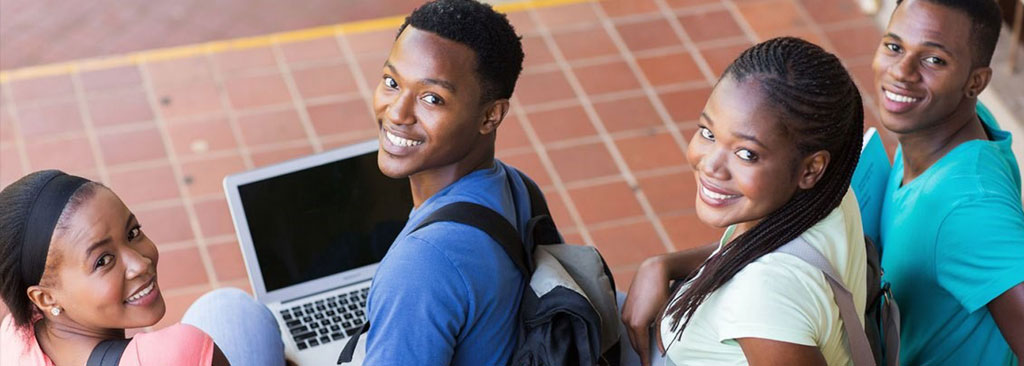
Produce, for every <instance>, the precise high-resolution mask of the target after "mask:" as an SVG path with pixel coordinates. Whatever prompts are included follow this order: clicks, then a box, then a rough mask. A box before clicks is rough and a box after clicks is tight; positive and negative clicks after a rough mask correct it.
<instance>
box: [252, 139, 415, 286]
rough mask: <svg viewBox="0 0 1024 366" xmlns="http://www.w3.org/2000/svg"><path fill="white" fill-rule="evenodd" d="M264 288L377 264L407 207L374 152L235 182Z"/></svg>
mask: <svg viewBox="0 0 1024 366" xmlns="http://www.w3.org/2000/svg"><path fill="white" fill-rule="evenodd" d="M238 193H239V196H240V198H241V202H242V206H243V207H244V211H245V219H246V221H247V222H248V226H249V231H250V233H251V234H252V242H253V246H254V248H255V252H256V259H257V260H258V261H259V267H260V270H261V271H262V276H263V281H264V284H265V286H266V290H267V291H268V292H269V291H274V290H277V289H281V288H284V287H288V286H292V285H295V284H298V283H302V282H305V281H309V280H315V279H318V278H321V277H325V276H330V275H333V274H336V273H341V272H344V271H347V270H350V269H354V268H359V267H362V266H366V265H370V264H374V263H377V262H379V261H380V260H381V259H382V258H384V254H385V253H387V250H388V248H389V247H390V246H391V243H392V242H393V241H394V240H395V237H396V236H398V233H399V232H401V231H402V227H403V226H404V225H405V221H406V220H407V219H408V217H409V210H411V209H412V194H411V192H410V191H409V180H408V179H392V178H388V177H386V176H384V174H382V173H381V172H380V170H379V169H378V168H377V152H376V151H373V152H370V153H366V154H363V155H358V156H354V157H351V158H348V159H343V160H340V161H335V162H331V163H327V164H324V165H319V166H315V167H311V168H308V169H303V170H300V171H296V172H293V173H289V174H285V175H280V176H276V177H272V178H268V179H265V180H261V181H257V182H253V183H248V184H245V185H241V186H239V187H238Z"/></svg>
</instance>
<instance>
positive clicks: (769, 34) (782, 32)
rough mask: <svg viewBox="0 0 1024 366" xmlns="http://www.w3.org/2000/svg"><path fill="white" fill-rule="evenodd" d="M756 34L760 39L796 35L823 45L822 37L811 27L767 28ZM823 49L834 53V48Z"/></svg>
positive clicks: (765, 39)
mask: <svg viewBox="0 0 1024 366" xmlns="http://www.w3.org/2000/svg"><path fill="white" fill-rule="evenodd" d="M757 36H758V38H759V39H760V40H761V41H767V40H769V39H772V38H775V37H796V38H801V39H803V40H805V41H807V42H811V43H814V44H816V45H821V46H822V47H824V45H825V42H824V39H822V38H821V37H819V36H818V33H816V32H815V31H814V29H812V28H811V27H797V28H790V29H775V30H767V31H761V32H757ZM825 50H826V51H829V52H832V53H835V50H832V49H828V48H827V47H825Z"/></svg>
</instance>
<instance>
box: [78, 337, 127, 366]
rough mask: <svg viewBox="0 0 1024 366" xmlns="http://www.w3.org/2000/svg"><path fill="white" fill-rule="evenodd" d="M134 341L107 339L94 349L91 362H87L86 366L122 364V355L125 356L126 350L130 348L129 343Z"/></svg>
mask: <svg viewBox="0 0 1024 366" xmlns="http://www.w3.org/2000/svg"><path fill="white" fill-rule="evenodd" d="M131 341H132V339H131V338H127V339H107V340H104V341H102V342H100V343H99V344H97V345H96V347H93V349H92V353H90V354H89V360H88V361H86V363H85V365H86V366H117V364H118V363H120V362H121V355H123V354H124V349H125V348H128V343H131Z"/></svg>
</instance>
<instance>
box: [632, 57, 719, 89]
mask: <svg viewBox="0 0 1024 366" xmlns="http://www.w3.org/2000/svg"><path fill="white" fill-rule="evenodd" d="M636 62H637V64H639V65H640V69H641V70H643V72H644V76H646V77H647V80H648V81H650V83H651V85H654V86H662V85H669V84H676V83H684V82H688V81H700V80H703V79H704V74H702V73H701V72H700V69H699V68H697V62H695V61H694V60H693V56H691V55H690V54H689V53H671V54H667V55H660V56H650V57H644V58H640V59H637V60H636Z"/></svg>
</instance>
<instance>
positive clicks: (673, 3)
mask: <svg viewBox="0 0 1024 366" xmlns="http://www.w3.org/2000/svg"><path fill="white" fill-rule="evenodd" d="M665 2H666V3H668V6H669V7H671V8H672V9H686V8H689V7H693V6H698V5H708V4H719V3H721V0H665Z"/></svg>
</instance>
